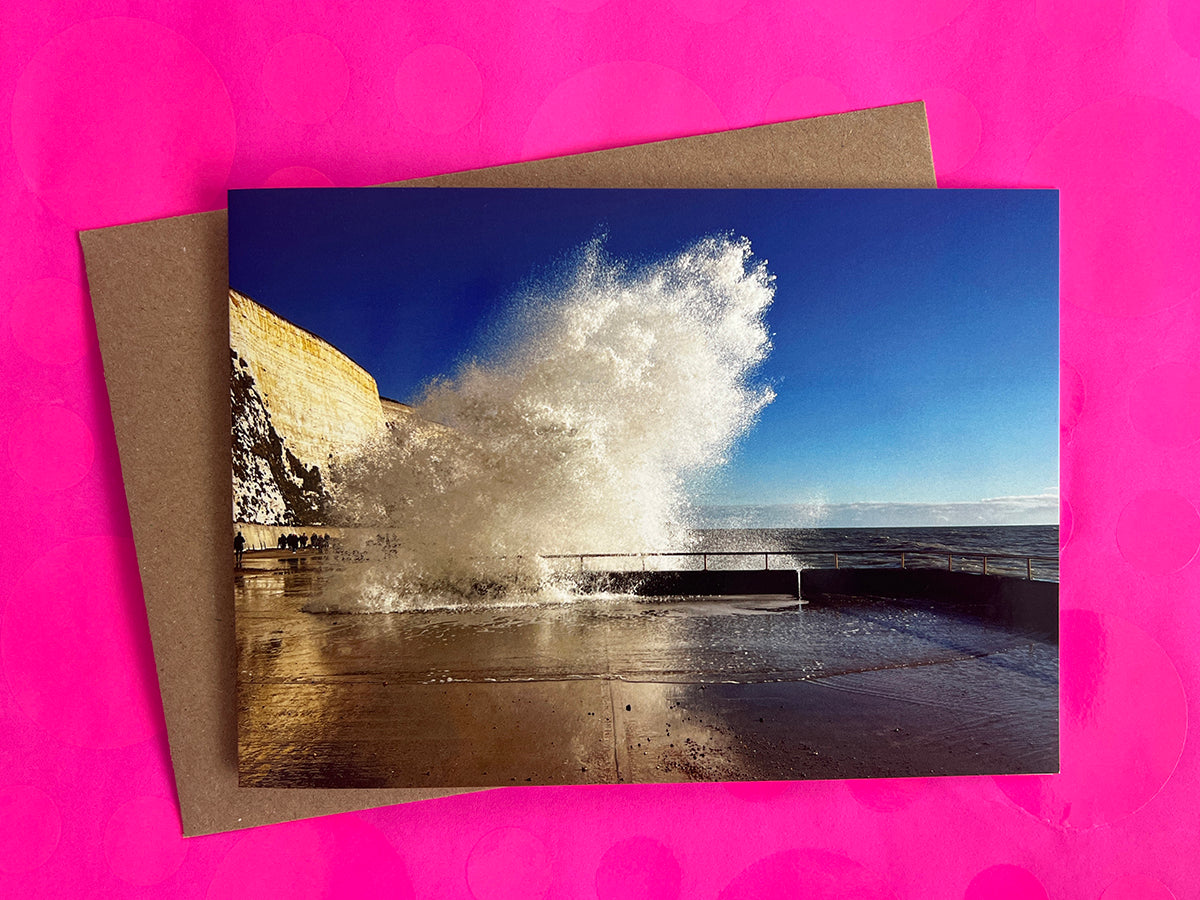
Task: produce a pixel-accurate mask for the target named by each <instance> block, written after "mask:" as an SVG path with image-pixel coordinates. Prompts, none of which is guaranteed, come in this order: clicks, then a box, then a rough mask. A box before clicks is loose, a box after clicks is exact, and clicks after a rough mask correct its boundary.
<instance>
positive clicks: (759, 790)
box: [724, 781, 793, 803]
mask: <svg viewBox="0 0 1200 900" xmlns="http://www.w3.org/2000/svg"><path fill="white" fill-rule="evenodd" d="M724 787H725V790H727V791H729V793H730V794H732V795H733V796H735V797H737V798H738V799H739V800H745V801H747V802H750V803H764V802H766V801H768V800H774V799H776V798H777V797H781V796H782V795H784V794H786V793H788V792H789V791H790V790H792V787H793V785H792V783H791V782H789V781H730V782H728V783H726V784H725V785H724Z"/></svg>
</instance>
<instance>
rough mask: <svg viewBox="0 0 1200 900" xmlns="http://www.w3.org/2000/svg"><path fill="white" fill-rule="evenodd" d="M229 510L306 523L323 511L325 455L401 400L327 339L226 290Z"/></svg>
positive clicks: (397, 413) (238, 517)
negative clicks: (382, 393) (382, 390)
mask: <svg viewBox="0 0 1200 900" xmlns="http://www.w3.org/2000/svg"><path fill="white" fill-rule="evenodd" d="M229 345H230V351H231V361H232V371H231V373H230V397H231V400H232V405H233V489H234V490H233V495H234V496H233V517H234V521H237V522H252V523H258V524H262V525H316V524H322V523H323V522H324V521H325V516H326V515H327V512H328V502H329V496H328V488H329V482H328V473H329V466H330V464H331V463H336V462H338V461H339V460H341V459H344V458H345V457H346V455H347V454H348V453H349V452H351V451H352V450H353V449H354V448H355V447H357V446H358V445H359V444H361V443H362V442H363V441H365V440H367V439H369V438H371V437H372V436H374V435H377V434H379V433H380V432H381V431H382V430H383V429H384V428H385V427H386V426H387V424H388V422H391V421H395V420H396V419H397V418H398V417H403V416H405V415H407V414H408V413H409V408H408V407H406V406H404V405H403V404H400V403H395V402H394V401H390V400H381V399H380V397H379V390H378V388H377V387H376V384H375V379H374V378H372V377H371V376H370V375H369V374H368V373H367V372H366V371H365V370H364V369H363V368H362V367H361V366H359V365H357V364H356V363H355V362H354V361H353V360H352V359H350V358H349V357H348V356H346V355H345V354H344V353H342V352H341V351H340V350H338V349H337V348H336V347H334V346H333V345H331V344H329V343H328V342H326V341H323V340H322V339H321V338H319V337H317V336H316V335H313V334H310V333H309V332H307V331H305V330H304V329H302V328H299V327H298V326H296V325H293V324H292V323H291V322H288V321H287V320H286V319H283V318H282V317H280V316H277V315H275V314H274V313H273V312H271V311H270V310H269V309H267V308H266V307H263V306H261V305H259V304H258V303H255V302H254V301H253V300H251V299H250V298H249V297H247V296H245V295H243V294H240V293H238V292H237V291H234V290H230V292H229Z"/></svg>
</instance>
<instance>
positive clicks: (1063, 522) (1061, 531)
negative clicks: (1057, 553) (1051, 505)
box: [1058, 499, 1075, 549]
mask: <svg viewBox="0 0 1200 900" xmlns="http://www.w3.org/2000/svg"><path fill="white" fill-rule="evenodd" d="M1074 533H1075V513H1074V512H1073V511H1072V509H1071V504H1070V503H1068V502H1067V501H1066V500H1065V499H1060V500H1059V501H1058V546H1059V549H1062V548H1063V547H1065V546H1067V544H1069V543H1070V542H1071V535H1073V534H1074Z"/></svg>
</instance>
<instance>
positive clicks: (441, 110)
mask: <svg viewBox="0 0 1200 900" xmlns="http://www.w3.org/2000/svg"><path fill="white" fill-rule="evenodd" d="M396 102H397V103H398V104H399V105H400V112H401V113H402V114H403V115H404V118H405V119H406V120H407V121H408V123H409V124H410V125H412V126H413V127H414V128H419V129H421V130H422V131H427V132H429V133H430V134H452V133H453V132H455V131H458V130H459V129H460V128H462V127H464V126H465V125H466V124H467V123H468V122H470V121H471V120H472V119H473V118H475V114H476V113H477V112H479V107H480V105H481V104H482V102H483V80H482V79H481V78H480V77H479V69H477V68H476V67H475V63H474V62H473V61H472V60H471V57H469V56H467V54H465V53H463V52H462V51H461V50H459V49H457V48H456V47H448V46H446V45H445V44H428V45H426V46H424V47H422V48H420V49H419V50H414V51H413V52H412V53H410V54H408V56H406V57H404V61H403V62H401V63H400V70H399V71H398V72H397V73H396Z"/></svg>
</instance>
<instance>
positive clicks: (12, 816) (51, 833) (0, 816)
mask: <svg viewBox="0 0 1200 900" xmlns="http://www.w3.org/2000/svg"><path fill="white" fill-rule="evenodd" d="M0 823H3V827H2V828H0V872H8V873H10V874H17V873H21V872H32V871H33V870H34V869H37V868H39V867H40V866H42V865H44V864H45V863H46V861H47V860H48V859H49V858H50V856H51V854H53V853H54V850H55V848H57V847H58V840H59V835H60V833H61V831H62V821H61V817H60V815H59V810H58V805H57V804H56V803H55V802H54V801H53V800H52V799H50V797H49V796H48V795H47V794H46V792H45V791H42V790H40V789H39V788H36V787H33V786H32V785H28V784H19V785H9V786H6V787H2V788H0Z"/></svg>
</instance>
